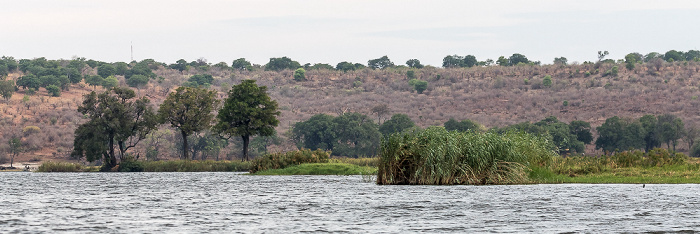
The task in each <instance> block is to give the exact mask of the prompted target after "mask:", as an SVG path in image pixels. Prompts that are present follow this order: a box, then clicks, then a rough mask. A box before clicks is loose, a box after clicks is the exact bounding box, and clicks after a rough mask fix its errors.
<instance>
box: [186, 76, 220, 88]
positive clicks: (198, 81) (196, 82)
mask: <svg viewBox="0 0 700 234" xmlns="http://www.w3.org/2000/svg"><path fill="white" fill-rule="evenodd" d="M187 82H189V83H190V84H192V85H193V87H198V86H207V85H211V84H212V83H213V82H214V77H213V76H212V75H209V74H197V75H193V76H190V78H189V79H187Z"/></svg>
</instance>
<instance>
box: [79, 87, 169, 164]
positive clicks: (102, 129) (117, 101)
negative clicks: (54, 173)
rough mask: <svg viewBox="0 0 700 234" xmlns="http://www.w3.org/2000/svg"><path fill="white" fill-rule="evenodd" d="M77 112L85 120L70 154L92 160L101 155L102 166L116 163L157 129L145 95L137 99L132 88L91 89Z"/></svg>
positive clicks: (153, 113)
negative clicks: (85, 117) (97, 91)
mask: <svg viewBox="0 0 700 234" xmlns="http://www.w3.org/2000/svg"><path fill="white" fill-rule="evenodd" d="M78 112H80V113H81V114H83V115H85V116H87V118H88V121H87V122H85V123H84V124H82V125H80V126H78V128H77V129H76V130H75V139H74V141H73V147H74V148H73V151H72V152H71V156H73V157H76V158H82V157H85V158H86V159H87V160H88V161H90V162H92V161H95V160H98V159H100V157H102V158H103V160H104V161H103V163H104V165H105V166H104V167H103V169H105V170H108V169H111V168H112V167H114V166H116V165H117V155H116V153H115V150H119V159H124V156H125V154H126V151H127V150H129V149H130V148H133V147H135V146H136V145H137V144H138V143H139V142H140V141H141V140H142V139H144V138H146V135H147V134H148V133H149V132H150V131H151V130H153V129H155V128H156V124H157V121H156V115H155V112H154V111H153V108H151V106H150V100H149V99H148V98H146V97H142V98H136V94H134V91H133V90H131V89H129V88H125V87H116V88H113V89H110V90H107V91H105V92H103V93H101V94H99V95H98V94H96V93H95V92H94V91H93V92H91V93H89V94H86V95H85V96H84V97H83V103H82V105H80V106H78Z"/></svg>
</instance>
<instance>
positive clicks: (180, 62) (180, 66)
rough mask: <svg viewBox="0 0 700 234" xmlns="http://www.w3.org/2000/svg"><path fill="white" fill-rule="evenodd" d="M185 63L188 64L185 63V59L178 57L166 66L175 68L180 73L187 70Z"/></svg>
mask: <svg viewBox="0 0 700 234" xmlns="http://www.w3.org/2000/svg"><path fill="white" fill-rule="evenodd" d="M187 65H188V64H187V61H186V60H184V59H179V60H177V61H176V62H175V63H173V64H170V66H168V67H170V68H172V69H175V70H178V71H179V72H180V73H182V71H184V70H187Z"/></svg>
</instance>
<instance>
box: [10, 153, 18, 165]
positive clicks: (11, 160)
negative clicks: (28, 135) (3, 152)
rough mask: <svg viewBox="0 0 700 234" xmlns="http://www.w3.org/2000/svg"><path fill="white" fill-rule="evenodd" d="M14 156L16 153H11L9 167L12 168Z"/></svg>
mask: <svg viewBox="0 0 700 234" xmlns="http://www.w3.org/2000/svg"><path fill="white" fill-rule="evenodd" d="M15 156H17V153H13V154H12V157H11V158H10V168H13V166H12V164H13V163H15Z"/></svg>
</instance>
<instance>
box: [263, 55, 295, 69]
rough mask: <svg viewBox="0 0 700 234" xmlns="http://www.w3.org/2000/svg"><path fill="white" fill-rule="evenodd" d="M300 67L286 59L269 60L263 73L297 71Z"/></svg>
mask: <svg viewBox="0 0 700 234" xmlns="http://www.w3.org/2000/svg"><path fill="white" fill-rule="evenodd" d="M299 67H301V64H299V62H297V61H294V60H292V59H290V58H287V57H282V58H270V62H268V63H267V64H265V71H282V70H284V69H297V68H299Z"/></svg>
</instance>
